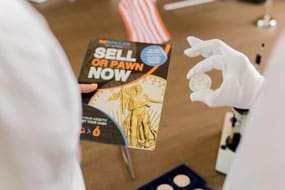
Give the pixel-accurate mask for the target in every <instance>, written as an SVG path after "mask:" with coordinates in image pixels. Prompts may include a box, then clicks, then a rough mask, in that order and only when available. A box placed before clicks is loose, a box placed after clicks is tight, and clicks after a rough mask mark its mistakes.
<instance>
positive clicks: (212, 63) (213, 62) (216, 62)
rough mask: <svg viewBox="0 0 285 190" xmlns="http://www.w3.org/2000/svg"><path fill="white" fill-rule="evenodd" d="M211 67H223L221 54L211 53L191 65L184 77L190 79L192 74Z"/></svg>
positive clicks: (219, 68) (220, 68)
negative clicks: (211, 54)
mask: <svg viewBox="0 0 285 190" xmlns="http://www.w3.org/2000/svg"><path fill="white" fill-rule="evenodd" d="M212 69H218V70H222V69H223V60H222V56H221V55H213V56H211V57H209V58H206V59H204V60H202V61H200V62H199V63H197V64H196V65H195V66H193V67H192V69H190V71H189V72H188V73H187V75H186V78H187V79H190V78H191V77H192V76H193V75H194V74H197V73H205V72H207V71H211V70H212Z"/></svg>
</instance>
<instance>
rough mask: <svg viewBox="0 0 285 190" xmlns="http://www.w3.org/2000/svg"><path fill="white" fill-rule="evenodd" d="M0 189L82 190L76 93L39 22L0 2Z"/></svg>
mask: <svg viewBox="0 0 285 190" xmlns="http://www.w3.org/2000/svg"><path fill="white" fill-rule="evenodd" d="M0 28H1V30H0V92H1V93H0V102H1V106H0V155H1V156H0V168H1V169H0V179H1V180H0V186H1V189H5V190H19V189H21V190H34V189H36V190H47V189H53V190H81V189H84V184H83V180H82V175H81V171H80V166H79V134H80V126H81V105H80V91H79V87H78V84H77V82H76V79H75V77H74V76H73V72H72V70H71V67H70V65H69V62H68V60H67V58H66V56H65V54H64V52H63V50H62V48H61V47H60V46H59V44H58V42H57V41H56V39H55V38H54V36H53V35H52V34H51V31H50V29H49V28H48V26H47V25H46V23H45V21H44V19H43V18H42V17H41V16H40V15H39V14H38V13H37V12H36V11H35V10H34V9H33V8H32V7H31V6H30V5H29V4H28V2H25V1H0Z"/></svg>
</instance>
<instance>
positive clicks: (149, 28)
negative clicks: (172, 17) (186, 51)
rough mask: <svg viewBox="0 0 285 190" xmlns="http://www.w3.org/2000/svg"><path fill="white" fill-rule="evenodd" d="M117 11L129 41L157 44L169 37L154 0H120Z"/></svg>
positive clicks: (167, 39)
mask: <svg viewBox="0 0 285 190" xmlns="http://www.w3.org/2000/svg"><path fill="white" fill-rule="evenodd" d="M119 12H120V14H121V16H122V18H123V21H124V23H125V25H126V28H127V31H128V36H129V40H130V41H135V42H146V43H155V44H159V43H164V42H167V41H169V40H170V39H171V37H170V35H169V33H168V31H167V29H166V27H165V25H164V23H163V21H162V19H161V17H160V15H159V12H158V10H157V7H156V4H155V2H154V0H121V1H120V3H119Z"/></svg>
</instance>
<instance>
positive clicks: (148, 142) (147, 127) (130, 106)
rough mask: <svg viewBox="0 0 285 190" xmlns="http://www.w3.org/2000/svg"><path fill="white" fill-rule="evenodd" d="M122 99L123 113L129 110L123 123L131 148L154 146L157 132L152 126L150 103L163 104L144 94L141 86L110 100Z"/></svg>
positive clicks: (130, 88)
mask: <svg viewBox="0 0 285 190" xmlns="http://www.w3.org/2000/svg"><path fill="white" fill-rule="evenodd" d="M119 98H120V101H121V102H120V104H121V108H122V109H123V110H122V112H123V113H125V110H127V116H126V118H125V119H124V121H123V123H122V127H123V129H124V130H125V133H126V136H127V138H128V141H129V142H130V145H131V146H136V147H141V148H149V147H151V146H153V145H154V142H155V140H156V137H157V131H156V130H155V129H154V128H153V126H152V124H151V119H150V115H149V113H148V110H149V108H150V103H162V101H160V100H155V99H152V98H150V97H149V96H148V95H147V94H143V88H142V86H141V85H139V84H136V85H133V86H131V87H129V88H125V89H122V90H121V91H120V92H119V93H114V94H113V95H112V96H111V97H110V98H109V100H116V99H119Z"/></svg>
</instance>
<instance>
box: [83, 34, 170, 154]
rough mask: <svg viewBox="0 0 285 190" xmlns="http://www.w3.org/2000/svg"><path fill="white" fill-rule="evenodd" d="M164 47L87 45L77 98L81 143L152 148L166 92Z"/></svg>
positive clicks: (94, 42)
mask: <svg viewBox="0 0 285 190" xmlns="http://www.w3.org/2000/svg"><path fill="white" fill-rule="evenodd" d="M170 53H171V45H170V44H146V43H137V42H127V41H115V40H97V39H91V40H90V41H89V45H88V49H87V52H86V56H85V59H84V62H83V65H82V68H81V72H80V75H79V79H78V81H79V83H81V84H92V83H97V84H98V88H97V90H96V91H94V92H92V93H89V94H83V95H82V100H83V118H82V129H81V139H83V140H91V141H96V142H102V143H108V144H116V145H122V146H127V147H130V148H138V149H146V150H153V149H154V148H155V143H156V139H157V133H158V129H159V122H160V116H161V111H162V105H163V99H164V93H165V88H166V82H167V81H166V79H167V72H168V67H169V58H170Z"/></svg>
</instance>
